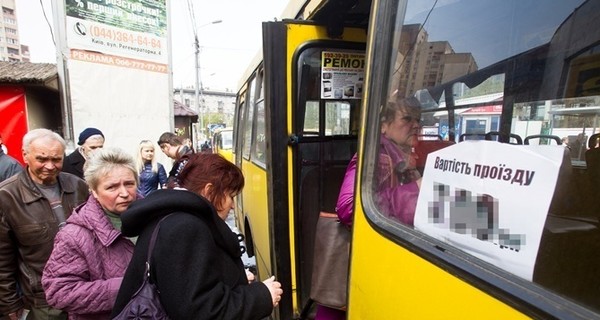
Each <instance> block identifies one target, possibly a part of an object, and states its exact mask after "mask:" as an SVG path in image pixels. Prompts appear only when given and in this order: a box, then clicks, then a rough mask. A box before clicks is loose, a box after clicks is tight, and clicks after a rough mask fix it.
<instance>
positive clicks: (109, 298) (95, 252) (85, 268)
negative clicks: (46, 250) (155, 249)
mask: <svg viewBox="0 0 600 320" xmlns="http://www.w3.org/2000/svg"><path fill="white" fill-rule="evenodd" d="M84 177H85V180H86V182H87V184H88V186H89V187H90V189H91V195H90V197H89V198H88V200H87V202H86V203H84V204H82V205H81V206H79V207H77V208H76V209H75V210H74V211H73V214H72V215H71V216H70V217H69V219H67V222H66V225H65V226H64V227H63V228H62V229H61V230H60V231H59V232H58V234H57V235H56V238H55V241H54V249H53V251H52V254H51V255H50V259H49V260H48V263H47V264H46V267H45V268H44V273H43V276H42V285H43V287H44V290H45V292H46V299H47V300H48V303H49V304H50V305H51V306H52V307H55V308H57V309H62V310H64V311H66V312H67V313H68V314H69V319H110V313H111V311H112V308H113V305H114V303H115V299H116V297H117V293H118V291H119V287H120V285H121V282H122V280H123V275H124V274H125V270H126V269H127V266H128V264H129V261H130V260H131V257H132V255H133V248H134V244H133V242H132V241H131V240H130V239H128V238H126V237H124V236H123V235H122V234H121V231H120V230H121V219H120V214H121V213H122V212H124V211H125V209H127V208H128V207H129V205H130V204H131V203H132V202H133V201H134V200H136V198H137V181H138V173H137V168H136V166H135V162H134V160H133V158H132V157H131V156H129V155H128V154H126V153H125V152H123V151H122V150H120V149H114V148H104V149H101V150H98V151H96V152H95V153H94V154H93V156H92V157H91V158H90V159H89V160H88V161H87V162H86V168H85V173H84Z"/></svg>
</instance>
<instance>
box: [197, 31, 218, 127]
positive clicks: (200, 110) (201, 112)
mask: <svg viewBox="0 0 600 320" xmlns="http://www.w3.org/2000/svg"><path fill="white" fill-rule="evenodd" d="M221 22H223V21H222V20H215V21H212V22H209V23H207V24H203V25H201V26H199V27H198V29H196V32H194V56H195V59H194V64H195V66H196V88H195V90H194V95H195V99H196V112H198V116H199V117H200V132H201V133H204V106H203V105H201V104H200V91H201V90H202V88H201V86H202V82H201V81H200V42H199V41H198V32H197V30H199V29H200V28H202V27H206V26H208V25H211V24H217V23H221Z"/></svg>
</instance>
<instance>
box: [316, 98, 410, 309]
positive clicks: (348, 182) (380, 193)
mask: <svg viewBox="0 0 600 320" xmlns="http://www.w3.org/2000/svg"><path fill="white" fill-rule="evenodd" d="M420 119H421V109H420V104H419V102H418V101H417V100H416V99H414V98H406V99H402V100H400V101H397V102H395V103H388V104H387V105H386V107H385V108H384V109H383V110H382V113H381V135H380V139H379V158H378V161H379V162H378V166H377V168H376V177H377V179H376V180H375V185H376V192H375V202H376V204H377V205H378V207H379V208H380V209H381V210H382V211H383V213H384V214H385V215H387V216H389V217H392V218H394V219H396V220H398V221H400V222H402V223H405V224H407V225H410V226H412V225H413V221H414V215H415V209H416V206H417V198H418V196H419V189H420V187H421V175H420V174H419V172H418V171H417V170H416V168H415V163H416V161H415V160H416V159H415V158H414V155H413V153H412V149H413V147H414V146H415V145H416V143H417V139H418V134H419V131H420V128H421V127H420ZM355 176H356V154H355V155H354V156H353V157H352V159H351V160H350V163H349V164H348V167H347V169H346V173H345V175H344V180H343V182H342V186H341V187H340V193H339V196H338V200H337V204H336V213H337V215H338V218H339V220H340V222H341V223H343V224H345V225H347V226H351V225H352V221H353V219H354V211H353V208H354V181H355ZM317 304H318V301H317ZM342 319H346V312H345V311H342V310H337V309H332V308H328V307H325V306H322V305H318V306H317V313H316V316H315V320H342Z"/></svg>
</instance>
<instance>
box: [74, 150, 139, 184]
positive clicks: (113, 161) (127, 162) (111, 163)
mask: <svg viewBox="0 0 600 320" xmlns="http://www.w3.org/2000/svg"><path fill="white" fill-rule="evenodd" d="M116 167H123V168H126V169H129V170H131V172H133V176H134V177H135V181H136V182H137V181H139V180H138V176H139V175H138V172H137V171H136V170H135V161H134V160H133V157H132V156H130V155H129V154H127V153H126V152H125V151H123V150H121V149H119V148H102V149H98V150H96V151H94V152H93V153H92V155H91V157H90V158H89V159H88V160H87V161H86V162H85V165H84V174H83V176H84V178H85V182H87V184H88V186H89V187H90V188H91V189H92V190H96V188H97V187H98V183H99V182H100V178H101V177H103V176H104V175H106V174H107V173H108V172H110V171H112V170H113V169H114V168H116Z"/></svg>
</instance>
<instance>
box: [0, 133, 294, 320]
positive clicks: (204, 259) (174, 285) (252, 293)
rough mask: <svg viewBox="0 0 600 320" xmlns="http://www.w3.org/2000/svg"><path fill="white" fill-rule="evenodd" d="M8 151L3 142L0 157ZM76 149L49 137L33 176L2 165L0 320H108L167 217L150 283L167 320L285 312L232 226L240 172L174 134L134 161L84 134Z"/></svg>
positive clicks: (32, 140) (28, 156)
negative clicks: (250, 268) (249, 265)
mask: <svg viewBox="0 0 600 320" xmlns="http://www.w3.org/2000/svg"><path fill="white" fill-rule="evenodd" d="M1 144H2V140H1V138H0V145H1ZM77 144H78V146H79V147H78V148H77V149H76V150H75V151H73V152H72V153H71V154H69V155H66V154H65V151H66V142H65V140H64V139H63V138H62V137H61V136H60V135H59V134H57V133H55V132H53V131H50V130H48V129H34V130H31V131H29V132H28V133H26V134H25V136H24V137H23V143H22V146H23V147H22V155H23V161H24V163H25V167H21V165H20V163H19V162H18V161H16V160H15V159H14V158H12V157H10V156H8V155H7V154H5V152H4V151H2V152H1V153H0V170H1V171H0V178H1V179H2V180H0V314H1V315H2V316H3V317H5V318H7V319H11V320H17V319H29V320H37V319H111V314H112V316H115V315H117V314H118V313H119V312H120V311H121V310H122V309H123V308H124V307H125V305H126V304H127V303H128V301H129V300H130V299H131V297H132V295H133V294H134V293H135V292H136V291H137V289H138V288H139V287H140V285H141V281H142V280H141V279H142V278H143V275H144V268H145V264H146V261H145V256H146V254H147V250H148V245H149V243H148V242H149V237H150V235H149V233H152V231H151V230H153V229H154V228H153V227H154V226H155V225H156V224H157V222H158V221H159V220H161V219H163V218H164V217H166V216H168V218H165V219H164V222H163V223H162V224H161V228H160V230H159V232H158V236H157V243H156V246H155V249H154V254H153V256H152V259H151V260H150V261H149V264H150V265H151V269H150V270H151V273H150V279H151V281H152V283H154V284H155V285H156V287H157V289H158V291H159V292H161V295H160V303H161V304H162V305H163V307H164V309H165V311H166V313H167V315H168V317H169V318H170V319H190V318H192V319H193V318H196V319H198V318H210V319H262V318H264V317H267V316H268V315H269V314H271V313H272V311H273V309H274V308H275V307H277V305H278V303H279V301H280V300H281V295H282V294H283V291H282V289H281V284H280V283H279V282H278V281H276V280H275V278H274V277H271V278H269V279H266V280H264V281H262V282H258V281H254V275H253V274H248V273H247V270H246V269H245V268H244V265H243V262H242V260H241V250H240V248H239V242H238V240H237V235H236V234H235V233H233V232H232V231H231V229H229V227H228V226H227V224H226V223H225V219H226V217H227V215H228V213H229V211H230V209H232V206H233V201H234V200H233V199H234V197H235V196H236V195H237V194H239V193H240V192H241V190H242V188H243V187H244V177H243V175H242V172H241V171H240V169H239V168H237V167H236V166H235V165H233V164H232V163H230V162H229V161H227V160H225V159H224V158H223V157H221V156H220V155H218V154H212V153H209V152H206V153H203V152H200V153H195V152H194V150H193V148H191V147H190V146H189V145H187V144H184V143H183V141H182V140H181V139H180V137H178V136H177V135H175V134H173V133H170V132H166V133H164V134H163V135H161V136H160V137H159V139H158V142H157V144H158V146H159V147H160V149H161V150H162V151H163V152H164V153H165V155H167V156H168V157H170V158H172V159H173V160H174V163H173V166H172V169H171V171H170V172H169V174H167V173H166V171H165V168H164V166H163V165H162V164H160V163H157V162H156V159H155V157H154V156H155V154H154V150H155V148H154V144H153V143H152V142H151V141H149V140H144V141H142V142H141V143H140V144H139V148H138V152H137V154H136V155H135V157H132V156H131V155H129V154H128V153H127V152H125V151H124V150H122V149H120V148H109V147H107V148H104V134H103V133H102V132H101V131H100V130H98V129H96V128H87V129H85V130H83V131H82V132H81V133H80V135H79V139H78V141H77Z"/></svg>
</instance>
